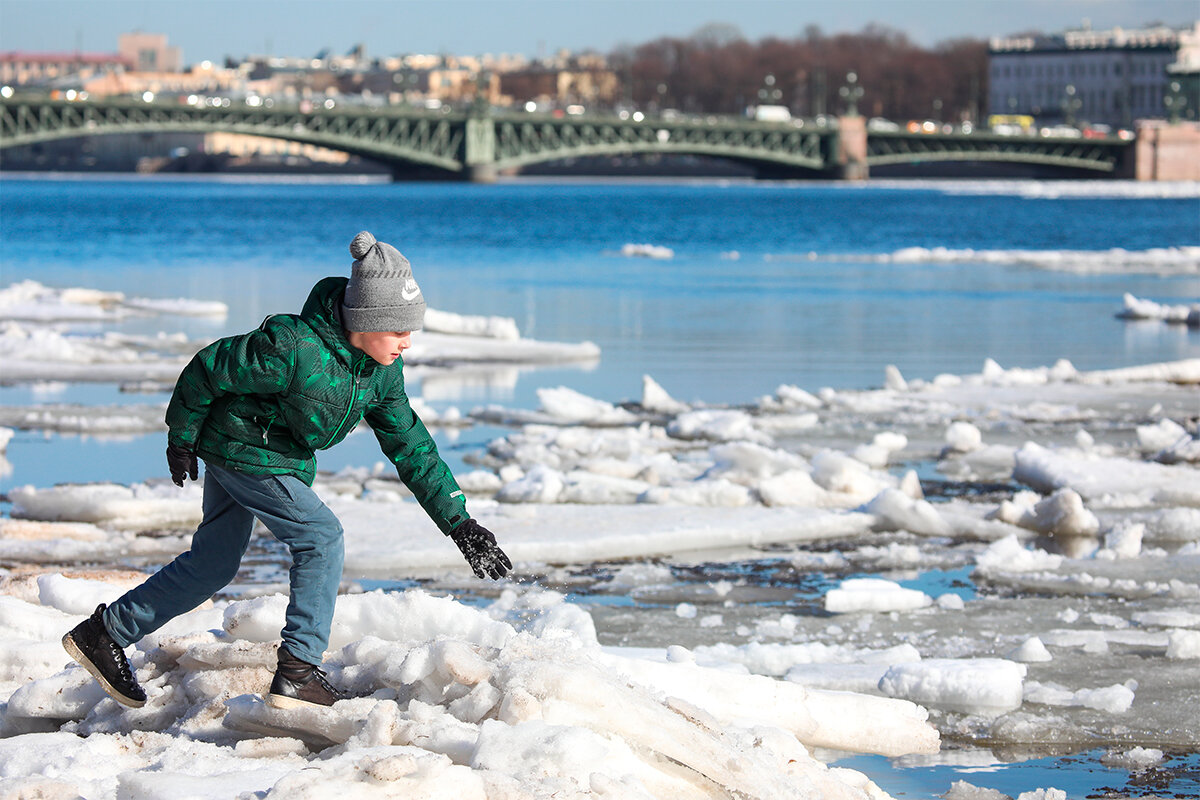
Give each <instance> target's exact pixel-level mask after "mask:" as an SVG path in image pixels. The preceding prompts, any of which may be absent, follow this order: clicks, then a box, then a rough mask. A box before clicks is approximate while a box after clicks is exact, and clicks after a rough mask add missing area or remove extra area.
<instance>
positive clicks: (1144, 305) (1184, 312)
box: [1117, 292, 1198, 322]
mask: <svg viewBox="0 0 1200 800" xmlns="http://www.w3.org/2000/svg"><path fill="white" fill-rule="evenodd" d="M1123 302H1124V308H1122V309H1121V311H1119V312H1118V313H1117V317H1118V318H1119V319H1159V320H1163V321H1164V322H1187V321H1188V318H1189V316H1190V315H1191V314H1192V313H1194V312H1195V310H1196V308H1197V307H1198V306H1195V305H1191V306H1185V305H1177V306H1171V305H1163V304H1160V303H1155V302H1154V301H1153V300H1141V299H1139V298H1137V297H1134V296H1133V295H1131V294H1129V293H1128V292H1126V293H1125V295H1124V297H1123Z"/></svg>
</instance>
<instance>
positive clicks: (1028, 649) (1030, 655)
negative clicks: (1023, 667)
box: [1008, 636, 1053, 664]
mask: <svg viewBox="0 0 1200 800" xmlns="http://www.w3.org/2000/svg"><path fill="white" fill-rule="evenodd" d="M1008 659H1009V660H1010V661H1020V662H1022V663H1024V664H1035V663H1041V662H1044V661H1050V660H1052V659H1053V656H1051V655H1050V651H1049V650H1047V649H1046V645H1044V644H1042V640H1041V639H1039V638H1038V637H1036V636H1033V637H1030V638H1028V639H1026V640H1025V641H1024V642H1022V643H1021V644H1020V646H1018V647H1015V648H1013V649H1012V650H1010V651H1009V653H1008Z"/></svg>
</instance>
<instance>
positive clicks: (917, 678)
mask: <svg viewBox="0 0 1200 800" xmlns="http://www.w3.org/2000/svg"><path fill="white" fill-rule="evenodd" d="M1024 678H1025V666H1024V665H1022V664H1016V663H1014V662H1012V661H1004V660H1001V659H997V658H976V659H963V660H954V659H926V660H924V661H919V662H917V663H910V664H896V665H895V666H893V667H892V668H891V669H889V670H888V671H887V674H886V675H884V676H883V679H882V680H880V681H879V689H880V691H882V692H883V693H884V694H886V695H888V696H890V697H903V698H905V699H907V700H911V701H912V702H914V703H920V704H921V705H925V706H933V707H935V708H943V709H946V710H949V711H962V712H965V713H969V714H979V715H990V716H996V715H999V714H1003V713H1004V712H1006V711H1012V710H1013V709H1016V708H1020V706H1021V700H1022V682H1023V681H1024Z"/></svg>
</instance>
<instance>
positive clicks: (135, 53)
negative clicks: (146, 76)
mask: <svg viewBox="0 0 1200 800" xmlns="http://www.w3.org/2000/svg"><path fill="white" fill-rule="evenodd" d="M117 52H118V53H120V54H121V57H122V58H124V59H125V60H126V61H129V62H131V63H132V64H133V69H134V70H136V71H137V72H179V71H180V70H181V69H183V54H182V53H181V52H180V50H179V48H178V47H171V46H169V45H168V44H167V35H166V34H165V33H142V32H141V31H138V32H136V33H122V34H121V35H120V36H119V37H117Z"/></svg>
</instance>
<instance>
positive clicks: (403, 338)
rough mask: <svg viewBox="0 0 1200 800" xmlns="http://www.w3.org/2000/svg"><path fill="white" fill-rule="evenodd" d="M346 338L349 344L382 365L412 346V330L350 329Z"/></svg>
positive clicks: (385, 364) (393, 360)
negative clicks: (364, 330)
mask: <svg viewBox="0 0 1200 800" xmlns="http://www.w3.org/2000/svg"><path fill="white" fill-rule="evenodd" d="M347 338H348V339H349V341H350V344H352V345H354V346H355V347H357V348H358V349H359V350H362V351H363V352H364V353H366V354H367V355H369V356H370V357H371V358H373V359H375V360H376V361H378V362H379V363H380V364H383V365H384V366H387V365H389V364H392V363H395V361H396V359H397V358H399V357H400V354H401V353H403V352H404V351H405V350H407V349H408V348H410V347H412V331H370V332H360V331H351V332H350V334H349V335H348V336H347Z"/></svg>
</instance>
